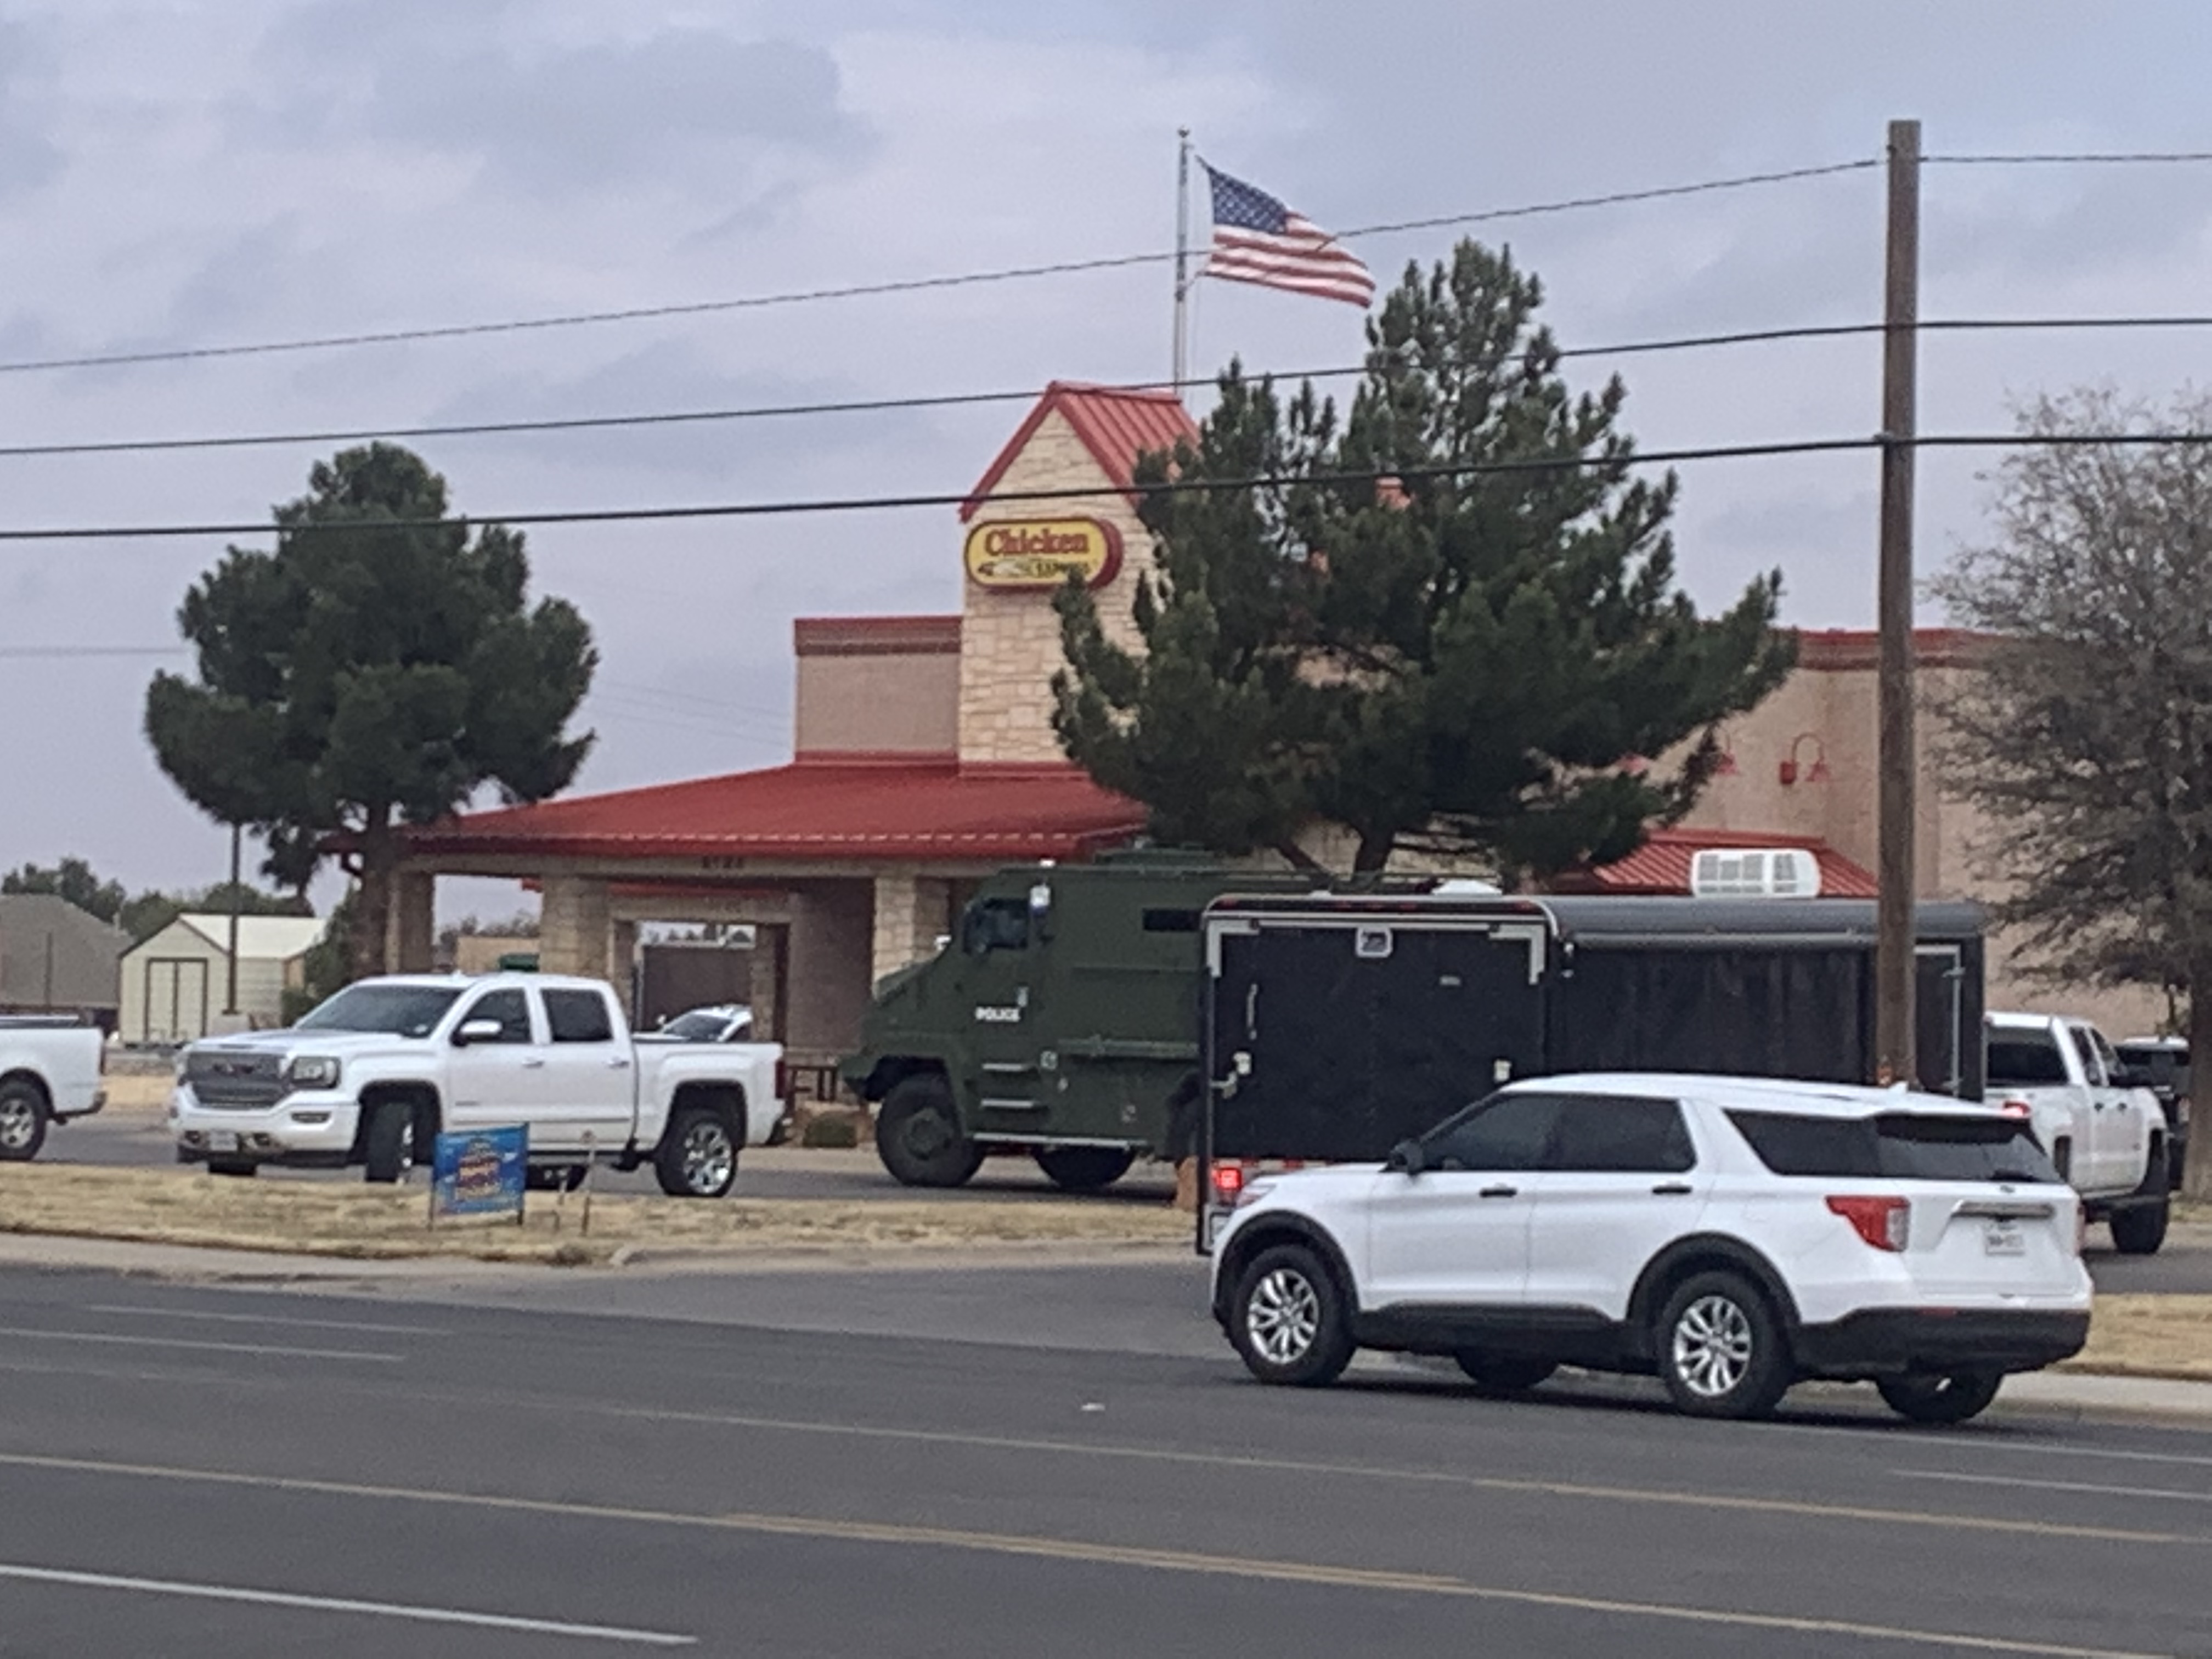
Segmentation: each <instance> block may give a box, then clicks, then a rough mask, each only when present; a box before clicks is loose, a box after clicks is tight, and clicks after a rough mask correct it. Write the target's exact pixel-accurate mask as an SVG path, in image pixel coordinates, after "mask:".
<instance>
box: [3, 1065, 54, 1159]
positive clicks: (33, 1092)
mask: <svg viewBox="0 0 2212 1659" xmlns="http://www.w3.org/2000/svg"><path fill="white" fill-rule="evenodd" d="M45 1145H46V1096H45V1095H43V1094H41V1093H40V1091H39V1087H38V1085H36V1084H34V1083H27V1082H25V1081H24V1080H23V1079H21V1078H18V1079H16V1080H15V1081H14V1082H13V1083H4V1084H0V1159H4V1160H6V1161H7V1162H9V1163H10V1164H21V1163H23V1162H26V1161H27V1160H28V1159H31V1158H36V1157H37V1156H38V1155H39V1148H40V1147H41V1146H45Z"/></svg>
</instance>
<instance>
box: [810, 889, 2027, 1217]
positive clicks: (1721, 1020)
mask: <svg viewBox="0 0 2212 1659" xmlns="http://www.w3.org/2000/svg"><path fill="white" fill-rule="evenodd" d="M1470 888H1476V889H1480V884H1470V883H1463V882H1445V881H1415V882H1403V881H1399V882H1392V883H1389V884H1379V885H1377V886H1376V887H1374V888H1373V889H1371V890H1365V891H1352V892H1346V891H1336V892H1329V891H1325V890H1320V888H1319V886H1318V884H1316V882H1314V881H1311V880H1309V879H1308V878H1304V877H1301V876H1297V875H1291V874H1283V875H1268V874H1266V873H1262V872H1254V871H1250V870H1233V869H1229V868H1225V867H1224V866H1219V865H1217V864H1213V863H1211V862H1209V861H1207V860H1206V859H1205V858H1203V857H1202V856H1201V855H1194V854H1162V853H1149V852H1130V853H1123V854H1114V855H1109V856H1108V857H1106V858H1103V859H1102V860H1099V861H1098V862H1097V863H1096V864H1090V865H1073V866H1061V867H1057V868H1055V867H1053V866H1044V865H1039V866H1026V867H1022V868H1018V869H1012V870H1006V871H1002V872H1000V873H999V874H998V875H996V876H994V877H993V878H990V879H989V880H988V881H987V882H985V883H984V884H983V885H982V887H981V890H979V891H978V892H977V893H976V896H975V899H974V900H973V901H972V902H970V903H969V905H968V907H967V908H966V909H965V910H964V911H963V913H962V915H961V917H960V920H959V922H958V924H957V933H956V934H955V936H954V937H953V938H952V939H951V941H950V942H948V944H947V945H946V946H945V949H944V950H942V951H939V953H938V954H937V955H936V956H935V957H933V958H932V959H931V960H929V961H927V962H923V963H916V964H915V965H914V966H912V967H910V968H907V969H902V970H901V971H899V972H898V973H896V974H891V975H886V976H885V978H884V981H882V983H881V984H879V985H878V987H876V996H875V1002H874V1005H873V1006H872V1008H871V1009H870V1011H869V1013H868V1015H867V1018H866V1023H865V1024H864V1026H863V1029H862V1044H861V1048H860V1052H859V1053H857V1054H853V1055H851V1056H849V1057H848V1058H847V1059H846V1060H845V1061H844V1062H843V1065H842V1072H843V1074H844V1076H845V1078H846V1079H847V1080H848V1082H849V1083H850V1084H851V1085H852V1086H853V1087H854V1090H856V1091H858V1092H859V1093H860V1096H861V1097H863V1098H864V1099H866V1100H869V1101H871V1102H876V1103H878V1113H877V1120H876V1143H877V1147H878V1151H879V1152H880V1153H881V1155H882V1158H883V1160H884V1166H885V1167H886V1168H887V1169H889V1170H890V1172H891V1173H892V1174H893V1175H894V1176H897V1177H898V1179H899V1180H901V1181H902V1182H907V1183H908V1184H909V1185H913V1186H934V1187H946V1186H957V1185H958V1184H959V1183H960V1182H964V1181H966V1180H967V1179H968V1178H969V1176H972V1175H974V1174H975V1170H976V1169H977V1168H978V1166H979V1165H980V1164H981V1162H982V1160H983V1158H985V1157H986V1156H987V1155H988V1154H990V1153H993V1152H1024V1153H1027V1154H1029V1155H1030V1156H1033V1157H1034V1158H1036V1161H1037V1163H1038V1164H1040V1165H1041V1166H1042V1168H1043V1170H1044V1171H1045V1173H1046V1174H1047V1175H1048V1176H1051V1178H1052V1179H1053V1180H1054V1182H1058V1183H1059V1184H1060V1186H1062V1187H1064V1188H1068V1189H1070V1190H1071V1191H1087V1190H1089V1189H1091V1188H1098V1187H1103V1186H1105V1185H1107V1184H1108V1183H1109V1182H1113V1181H1115V1180H1117V1179H1118V1178H1119V1177H1120V1176H1121V1174H1122V1173H1123V1171H1125V1170H1127V1169H1128V1167H1129V1165H1130V1164H1132V1163H1133V1161H1134V1160H1135V1159H1136V1158H1138V1157H1139V1155H1144V1154H1150V1155H1152V1156H1155V1157H1160V1158H1171V1159H1176V1158H1185V1157H1191V1156H1199V1157H1201V1158H1236V1159H1252V1158H1306V1159H1366V1158H1374V1159H1379V1158H1382V1157H1383V1155H1384V1153H1385V1152H1387V1151H1388V1150H1389V1146H1390V1144H1391V1143H1392V1142H1393V1141H1395V1140H1396V1139H1399V1138H1400V1137H1401V1136H1403V1135H1406V1134H1410V1133H1417V1132H1418V1131H1419V1129H1421V1128H1425V1127H1427V1126H1428V1125H1429V1124H1431V1123H1433V1122H1435V1121H1437V1120H1439V1119H1441V1118H1443V1116H1444V1115H1447V1114H1448V1113H1449V1112H1451V1111H1453V1110H1455V1109H1457V1108H1458V1107H1460V1106H1462V1105H1464V1104H1466V1103H1468V1102H1469V1101H1471V1100H1474V1099H1476V1098H1478V1097H1480V1096H1482V1095H1484V1094H1486V1093H1487V1092H1489V1091H1490V1090H1491V1089H1492V1088H1494V1087H1495V1086H1496V1085H1498V1083H1501V1082H1504V1081H1506V1080H1508V1079H1512V1078H1516V1077H1534V1076H1541V1075H1545V1074H1547V1073H1561V1072H1569V1071H1589V1070H1633V1071H1697V1072H1719V1073H1735V1074H1739V1075H1751V1076H1773V1077H1790V1078H1802V1079H1811V1080H1815V1081H1831V1082H1862V1083H1863V1082H1867V1081H1870V1080H1871V1079H1872V1074H1873V1066H1874V1017H1873V1008H1874V996H1873V975H1874V957H1875V915H1874V908H1875V907H1874V905H1873V904H1872V903H1871V902H1868V901H1865V900H1857V899H1824V898H1782V897H1775V898H1757V899H1751V898H1604V897H1583V898H1575V897H1554V896H1531V897H1522V896H1502V895H1498V894H1497V893H1496V892H1495V891H1494V890H1477V891H1469V890H1468V889H1470ZM1917 933H1918V941H1919V943H1918V949H1917V957H1918V975H1917V981H1918V994H1917V1005H1918V1006H1917V1013H1918V1025H1919V1036H1920V1041H1919V1044H1918V1048H1919V1056H1920V1075H1919V1077H1918V1079H1917V1081H1918V1082H1919V1083H1920V1085H1922V1086H1923V1087H1924V1088H1931V1089H1936V1090H1941V1091H1945V1092H1948V1093H1951V1094H1956V1095H1960V1096H1962V1097H1965V1098H1967V1099H1978V1098H1979V1097H1980V1096H1981V1092H1982V1056H1981V1044H1980V1041H1979V1038H1980V1032H1981V1014H1982V978H1983V962H1982V941H1981V916H1980V913H1979V911H1978V910H1977V909H1976V908H1974V907H1972V906H1971V905H1959V904H1923V905H1922V906H1921V907H1920V908H1919V914H1918V920H1917Z"/></svg>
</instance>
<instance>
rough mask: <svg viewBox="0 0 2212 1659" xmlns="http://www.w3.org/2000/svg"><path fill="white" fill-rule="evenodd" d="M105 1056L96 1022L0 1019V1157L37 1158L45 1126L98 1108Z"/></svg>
mask: <svg viewBox="0 0 2212 1659" xmlns="http://www.w3.org/2000/svg"><path fill="white" fill-rule="evenodd" d="M106 1058H107V1040H106V1037H105V1036H102V1035H101V1033H100V1028H99V1027H98V1026H96V1025H85V1024H80V1023H79V1022H77V1021H76V1020H74V1019H64V1018H48V1017H47V1016H46V1015H43V1014H29V1015H23V1016H21V1017H11V1018H0V1159H4V1160H6V1161H8V1162H10V1163H21V1162H22V1161H23V1160H24V1159H26V1158H36V1157H37V1156H38V1155H39V1148H40V1147H41V1146H44V1145H46V1129H47V1127H48V1126H49V1125H51V1124H55V1123H66V1122H68V1121H69V1120H70V1119H71V1118H73V1117H85V1116H88V1115H91V1114H92V1113H94V1112H96V1111H98V1110H99V1109H100V1107H101V1106H102V1105H103V1104H105V1103H106V1091H104V1089H103V1088H102V1086H101V1082H100V1073H101V1072H102V1070H103V1068H104V1067H105V1066H106Z"/></svg>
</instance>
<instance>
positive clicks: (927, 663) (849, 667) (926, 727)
mask: <svg viewBox="0 0 2212 1659" xmlns="http://www.w3.org/2000/svg"><path fill="white" fill-rule="evenodd" d="M796 704H797V714H796V720H795V722H794V723H795V725H796V727H797V731H796V738H797V748H798V750H799V753H801V754H807V753H810V752H814V753H819V752H822V751H824V750H866V751H869V752H872V753H881V754H933V755H949V754H951V752H952V750H953V748H954V746H955V745H956V744H957V743H958V742H959V740H960V720H959V709H960V659H959V657H958V656H957V655H954V654H952V653H946V652H937V653H926V654H916V653H901V652H894V651H885V652H882V653H871V654H867V655H861V654H859V653H849V654H842V655H805V656H801V657H800V658H799V664H798V686H797V697H796Z"/></svg>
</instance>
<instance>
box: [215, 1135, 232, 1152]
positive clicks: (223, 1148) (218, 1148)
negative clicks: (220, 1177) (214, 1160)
mask: <svg viewBox="0 0 2212 1659" xmlns="http://www.w3.org/2000/svg"><path fill="white" fill-rule="evenodd" d="M237 1150H238V1137H237V1136H236V1135H234V1134H221V1133H217V1134H211V1135H210V1136H209V1137H208V1151H210V1152H236V1151H237Z"/></svg>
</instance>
